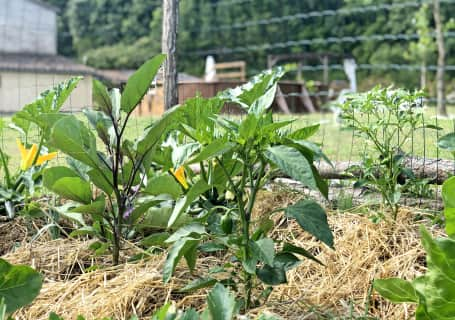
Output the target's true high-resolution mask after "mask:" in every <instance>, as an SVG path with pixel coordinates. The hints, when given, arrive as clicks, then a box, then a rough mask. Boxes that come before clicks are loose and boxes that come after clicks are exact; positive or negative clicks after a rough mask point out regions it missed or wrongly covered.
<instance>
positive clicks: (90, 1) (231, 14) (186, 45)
mask: <svg viewBox="0 0 455 320" xmlns="http://www.w3.org/2000/svg"><path fill="white" fill-rule="evenodd" d="M46 1H47V2H49V3H51V4H53V5H56V6H58V7H59V8H60V16H61V17H60V21H59V27H60V33H59V50H60V52H61V53H62V54H64V55H72V56H76V57H78V58H79V59H80V60H81V61H83V62H86V63H87V64H89V65H92V66H95V67H99V68H136V67H138V66H139V65H140V64H142V63H143V62H144V61H145V60H146V59H148V58H150V57H152V56H154V55H156V54H158V53H159V52H160V47H161V0H150V1H143V0H110V1H107V0H69V1H66V0H46ZM220 1H221V0H182V1H180V21H179V28H180V30H179V39H178V53H179V56H180V57H179V69H180V70H182V71H185V72H188V73H192V74H196V75H201V74H202V73H203V71H204V69H203V68H204V57H202V56H199V57H198V56H196V57H195V56H191V55H189V53H190V52H192V51H195V50H206V49H212V48H219V47H228V48H232V47H241V46H245V45H260V44H263V43H274V42H286V41H290V40H300V39H314V38H328V37H343V36H361V35H366V36H368V35H373V34H399V33H404V34H414V33H417V28H418V26H417V25H416V23H415V13H416V11H417V8H416V7H408V8H404V9H393V10H379V11H375V12H363V13H357V14H344V15H335V16H327V17H314V18H310V19H295V20H292V21H287V22H283V23H275V24H267V25H255V26H251V27H248V28H241V29H230V30H217V31H210V28H213V27H217V26H224V25H229V24H238V23H244V22H248V21H255V20H259V19H268V18H272V17H280V16H285V15H293V14H296V13H308V12H311V11H321V10H337V9H343V8H352V7H358V6H363V5H378V4H386V3H387V4H390V3H403V2H409V1H412V0H381V1H372V0H305V1H301V0H283V1H276V0H252V1H246V2H240V3H237V4H235V5H218V6H217V5H214V4H216V3H217V2H220ZM441 8H442V11H443V12H442V14H443V19H444V21H445V22H448V21H449V19H450V18H451V12H453V10H454V9H455V3H442V5H441ZM427 19H428V22H429V27H430V29H434V21H433V16H432V12H431V6H430V10H428V12H427ZM410 45H411V44H410V42H409V41H387V40H385V41H367V42H357V43H341V44H317V45H310V46H299V47H293V48H281V49H274V50H270V51H268V52H264V51H257V52H246V53H238V54H229V55H217V56H215V58H216V60H217V61H230V60H237V59H242V60H246V61H247V62H248V73H249V74H254V73H257V72H258V71H260V70H263V69H264V68H266V65H267V63H266V62H267V53H290V52H302V51H306V52H324V51H330V52H335V53H341V54H346V55H353V56H354V57H355V58H356V59H357V62H358V63H372V64H416V65H418V64H420V61H418V59H419V58H418V55H415V54H412V53H409V48H411V50H412V46H410ZM446 46H447V63H448V64H455V38H448V39H446ZM434 50H435V49H434ZM416 56H417V57H416ZM332 63H341V61H332ZM315 64H320V62H319V61H316V62H315ZM435 64H436V52H433V54H430V56H429V59H428V65H435ZM307 76H308V77H311V78H312V79H318V78H320V77H321V72H320V71H318V72H312V73H307ZM331 76H332V78H335V79H343V78H344V75H343V74H342V73H340V72H336V71H333V72H332V73H331ZM359 76H360V79H362V80H363V81H361V82H360V86H361V87H362V86H364V87H369V83H370V82H371V83H373V82H374V83H377V82H378V79H381V81H382V82H384V83H388V84H390V82H394V83H395V84H397V85H405V86H407V87H415V86H418V84H419V83H418V82H419V76H418V72H415V71H393V70H392V71H390V70H388V71H384V70H376V71H361V72H360V73H359ZM449 76H450V73H449V74H448V76H447V77H448V78H449ZM429 81H430V85H429V87H432V86H431V82H432V81H434V72H430V73H429Z"/></svg>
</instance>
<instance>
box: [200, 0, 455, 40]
mask: <svg viewBox="0 0 455 320" xmlns="http://www.w3.org/2000/svg"><path fill="white" fill-rule="evenodd" d="M251 1H253V0H243V1H242V0H237V1H228V3H224V4H223V2H216V3H213V4H212V6H215V7H216V6H226V5H234V4H236V2H238V3H245V2H251ZM440 2H441V3H444V4H455V0H440ZM431 3H432V0H425V1H408V2H402V3H392V4H387V3H385V4H377V5H370V6H357V7H352V8H342V9H338V10H323V11H311V12H299V13H295V14H291V15H284V16H274V17H271V18H267V19H259V20H251V21H247V22H242V23H233V24H224V25H220V26H212V27H209V28H206V29H198V30H193V31H195V32H200V33H203V34H204V33H209V32H216V31H227V30H235V29H245V28H249V27H254V26H261V25H271V24H280V23H284V22H291V21H295V20H307V19H313V18H324V17H334V16H341V15H353V14H364V13H371V12H377V11H390V10H402V9H406V8H419V7H420V6H421V5H423V4H431Z"/></svg>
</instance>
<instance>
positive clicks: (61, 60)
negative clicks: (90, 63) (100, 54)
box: [0, 53, 96, 75]
mask: <svg viewBox="0 0 455 320" xmlns="http://www.w3.org/2000/svg"><path fill="white" fill-rule="evenodd" d="M0 71H15V72H37V73H56V74H78V75H79V74H80V75H94V74H95V73H96V70H95V69H93V68H90V67H87V66H85V65H83V64H80V63H77V62H75V61H73V60H71V59H69V58H65V57H62V56H54V55H36V54H28V53H0Z"/></svg>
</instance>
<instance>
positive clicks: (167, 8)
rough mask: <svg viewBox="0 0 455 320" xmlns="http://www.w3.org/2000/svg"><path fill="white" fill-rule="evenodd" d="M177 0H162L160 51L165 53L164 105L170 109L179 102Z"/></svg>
mask: <svg viewBox="0 0 455 320" xmlns="http://www.w3.org/2000/svg"><path fill="white" fill-rule="evenodd" d="M178 17H179V0H163V31H162V34H163V37H162V42H161V46H162V51H163V53H164V54H166V56H167V58H166V62H165V63H164V76H163V88H164V107H165V108H166V109H170V108H171V107H172V106H174V105H176V104H178V103H179V90H178V73H177V30H178Z"/></svg>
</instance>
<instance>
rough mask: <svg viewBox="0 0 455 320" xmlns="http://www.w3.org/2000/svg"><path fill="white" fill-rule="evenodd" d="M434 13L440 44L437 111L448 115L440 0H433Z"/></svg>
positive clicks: (437, 75)
mask: <svg viewBox="0 0 455 320" xmlns="http://www.w3.org/2000/svg"><path fill="white" fill-rule="evenodd" d="M433 15H434V21H435V25H436V43H437V45H438V71H437V72H436V91H437V111H438V114H439V115H441V116H447V108H446V101H445V82H444V69H445V56H446V53H445V50H446V49H445V44H444V34H443V30H444V26H443V24H442V18H441V7H440V3H439V0H433Z"/></svg>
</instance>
